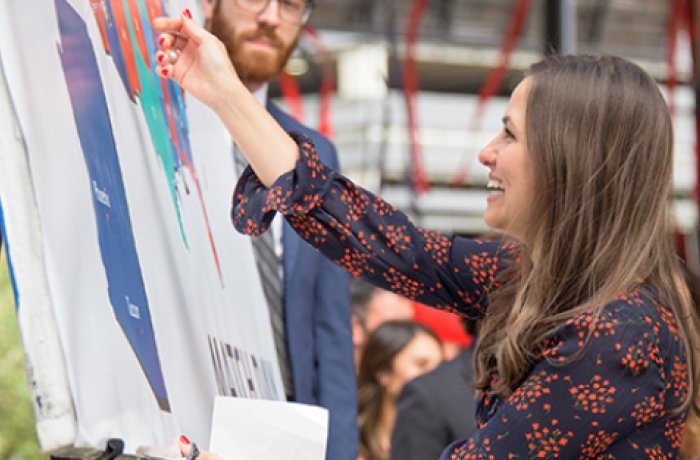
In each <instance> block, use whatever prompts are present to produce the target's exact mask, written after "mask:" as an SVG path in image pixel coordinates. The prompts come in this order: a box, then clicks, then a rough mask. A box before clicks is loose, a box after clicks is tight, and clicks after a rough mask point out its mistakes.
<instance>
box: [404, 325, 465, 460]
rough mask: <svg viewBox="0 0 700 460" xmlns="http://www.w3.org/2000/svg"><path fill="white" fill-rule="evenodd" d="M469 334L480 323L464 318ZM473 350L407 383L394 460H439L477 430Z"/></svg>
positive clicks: (463, 327) (463, 326) (461, 353)
mask: <svg viewBox="0 0 700 460" xmlns="http://www.w3.org/2000/svg"><path fill="white" fill-rule="evenodd" d="M461 320H462V321H461V322H460V323H461V327H462V329H463V332H464V334H465V335H467V336H469V337H475V336H476V326H477V322H476V321H475V320H473V319H467V318H461ZM473 357H474V354H473V348H472V347H471V346H470V347H467V348H465V349H463V350H462V351H461V352H460V353H459V354H458V355H457V356H456V357H455V358H454V359H452V360H450V361H444V362H442V363H440V365H439V366H438V367H436V368H435V369H433V370H432V371H430V372H428V373H426V374H423V375H421V376H419V377H417V378H415V379H413V380H411V381H410V382H408V383H406V384H405V385H404V387H403V390H402V391H401V394H400V396H399V400H398V404H397V411H396V423H395V425H394V433H393V435H392V438H391V459H392V460H426V459H438V458H439V457H440V454H441V453H442V451H443V450H445V448H446V447H447V446H448V445H450V444H451V443H452V442H454V441H456V440H458V439H463V438H467V437H469V436H471V435H472V433H474V431H476V423H475V421H474V413H475V412H476V392H475V390H474V368H473V364H472V360H473Z"/></svg>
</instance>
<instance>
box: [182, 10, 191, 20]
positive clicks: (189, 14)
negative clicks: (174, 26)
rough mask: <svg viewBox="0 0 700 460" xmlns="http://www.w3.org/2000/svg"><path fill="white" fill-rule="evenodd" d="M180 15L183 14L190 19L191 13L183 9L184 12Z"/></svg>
mask: <svg viewBox="0 0 700 460" xmlns="http://www.w3.org/2000/svg"><path fill="white" fill-rule="evenodd" d="M182 14H184V15H185V16H187V17H188V18H190V19H192V12H191V11H190V9H189V8H185V11H183V12H182Z"/></svg>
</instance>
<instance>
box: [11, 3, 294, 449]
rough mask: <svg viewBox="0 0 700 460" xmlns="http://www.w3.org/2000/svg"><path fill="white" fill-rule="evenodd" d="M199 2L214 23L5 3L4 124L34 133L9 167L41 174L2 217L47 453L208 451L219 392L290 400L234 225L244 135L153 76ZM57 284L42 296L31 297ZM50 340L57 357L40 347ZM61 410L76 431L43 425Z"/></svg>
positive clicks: (172, 6) (144, 8) (125, 9)
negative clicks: (238, 137) (160, 32)
mask: <svg viewBox="0 0 700 460" xmlns="http://www.w3.org/2000/svg"><path fill="white" fill-rule="evenodd" d="M186 7H188V8H190V9H191V10H192V11H193V12H195V14H197V13H200V11H199V8H198V5H197V4H196V2H194V1H190V2H188V1H166V0H33V1H31V2H26V1H21V0H10V1H7V2H3V5H2V6H1V7H0V10H1V13H2V14H0V22H2V24H1V25H2V27H0V29H1V30H0V58H1V59H2V71H3V74H4V80H5V81H6V85H7V88H8V90H9V104H8V107H9V108H7V109H5V110H4V112H5V113H4V115H3V116H2V118H0V120H2V121H4V122H7V121H8V120H9V119H12V118H14V119H15V120H14V121H15V122H16V123H17V125H18V129H19V131H20V132H21V137H22V142H21V146H22V148H19V149H16V151H15V153H14V154H12V153H8V152H6V153H5V154H4V156H0V169H2V168H3V167H4V166H5V165H8V168H9V165H10V164H12V165H16V164H19V163H23V164H26V167H25V171H23V173H24V174H26V176H27V177H28V180H27V183H26V184H24V185H14V183H13V182H12V181H7V184H5V185H3V186H1V187H0V216H2V219H0V221H1V222H2V223H3V231H4V233H5V239H6V243H7V248H8V254H9V259H10V265H11V272H12V275H13V280H14V285H15V288H16V297H17V306H18V318H19V321H20V329H21V331H22V338H23V341H24V343H25V350H26V351H27V361H28V368H29V370H30V377H31V378H30V384H31V385H32V391H33V393H34V395H35V400H34V403H35V409H36V413H37V425H38V427H42V426H45V427H48V428H46V430H44V429H39V430H38V432H39V435H40V442H41V443H42V447H43V448H44V449H47V450H53V449H55V448H59V447H75V448H94V449H98V450H99V449H104V446H105V445H106V442H107V440H108V439H110V438H119V439H122V440H123V441H124V442H125V452H126V453H135V452H137V451H138V450H142V449H148V450H149V451H150V452H157V451H158V449H159V448H164V447H165V446H167V445H168V444H170V443H172V442H173V440H174V439H176V438H177V436H179V434H180V433H187V434H188V436H189V437H190V438H191V439H196V440H197V442H198V443H199V444H200V445H202V446H206V445H207V444H208V436H209V432H210V423H211V412H212V407H213V403H214V397H215V396H216V395H230V396H241V397H246V398H256V399H270V400H279V399H282V398H281V395H282V394H283V392H282V389H281V382H280V379H279V375H278V372H277V361H276V357H275V354H274V346H273V342H272V335H271V331H270V326H269V320H268V313H267V309H266V306H265V302H264V297H263V294H262V289H261V287H260V280H259V278H258V273H257V270H256V268H255V263H254V259H253V252H252V248H251V245H250V241H249V239H248V238H247V237H244V236H241V235H239V234H237V233H236V232H235V230H234V229H233V227H232V225H231V223H230V220H229V212H230V200H231V194H232V191H233V188H234V186H235V181H236V176H235V172H234V165H233V159H232V156H231V152H232V149H231V140H230V138H229V136H228V135H227V133H226V131H225V130H224V128H223V126H222V125H221V124H220V123H219V122H218V120H217V119H216V118H215V116H214V114H213V113H212V112H210V111H209V110H208V109H207V108H205V107H203V106H202V105H200V104H198V103H197V101H195V100H194V99H193V98H190V97H188V96H187V95H186V94H184V93H183V92H182V91H181V90H180V88H178V87H177V86H176V85H175V84H173V82H172V81H165V80H162V79H160V78H159V77H158V76H157V75H156V74H155V72H154V70H155V69H154V65H153V60H152V57H153V55H154V53H155V43H156V40H157V36H156V33H155V32H154V31H153V29H152V28H151V25H150V24H151V20H152V18H153V17H155V16H159V15H175V14H179V12H180V11H181V10H182V9H183V8H186ZM8 113H9V115H8ZM13 155H14V156H13ZM19 156H26V158H21V159H22V160H24V161H23V162H19V161H16V160H17V159H18V158H19ZM6 171H9V169H6ZM1 174H2V173H0V175H1ZM7 174H9V173H7ZM0 179H1V177H0ZM25 195H26V196H31V197H33V198H32V199H31V200H29V201H28V202H29V203H30V204H31V206H29V205H27V204H26V203H27V201H21V202H20V198H21V197H22V196H25ZM20 203H21V205H19V204H20ZM29 208H33V209H29ZM31 213H34V214H35V215H36V216H37V218H36V219H35V220H32V219H25V218H24V217H25V216H24V215H23V214H31ZM27 222H29V223H27ZM32 222H34V223H32ZM27 235H36V244H25V243H23V238H26V237H27ZM15 243H16V244H15ZM28 246H34V249H35V250H31V249H30V248H28ZM36 246H40V247H38V248H37V247H36ZM27 261H31V262H32V263H34V266H35V267H38V269H39V270H41V273H40V274H37V273H36V271H37V270H36V269H32V270H24V269H21V268H20V267H24V265H23V264H24V263H25V262H27ZM41 280H43V283H44V286H45V291H46V295H45V296H44V297H43V298H42V299H35V298H34V297H33V296H32V295H30V294H27V295H25V294H24V293H31V292H32V291H33V290H34V291H36V290H37V289H38V284H36V283H39V281H41ZM39 312H41V313H39ZM47 312H48V313H47ZM49 327H53V328H54V329H55V334H54V335H55V344H54V346H51V347H48V346H47V345H46V343H48V342H50V341H46V340H45V337H46V333H45V332H46V330H47V328H49ZM37 341H39V342H41V343H42V344H43V346H44V348H45V349H47V348H48V350H49V354H51V353H55V354H56V355H55V356H54V357H53V358H46V356H45V354H43V352H42V353H38V352H37V353H35V352H34V351H33V350H35V348H34V345H35V343H34V342H37ZM44 351H46V350H44ZM47 361H51V362H52V363H53V364H51V365H52V366H54V367H59V368H60V369H59V370H60V371H62V372H63V375H62V378H63V379H64V380H65V382H66V385H65V386H66V389H65V390H61V389H60V388H61V385H55V382H54V380H53V377H50V376H47V375H45V373H43V372H42V370H45V367H46V366H47V364H45V363H46V362H47ZM55 363H61V366H56V364H55ZM55 373H56V372H54V374H55ZM61 391H63V392H67V393H68V395H67V397H66V395H65V394H58V392H61ZM66 400H68V401H70V406H71V407H69V408H68V409H67V410H65V411H60V410H57V407H58V406H59V405H65V401H66ZM57 413H61V416H62V417H65V416H66V413H68V414H70V417H71V418H72V419H73V420H72V422H73V423H74V425H72V424H66V423H61V424H60V425H61V428H59V429H56V426H57V425H59V423H54V424H51V423H48V424H44V422H45V421H47V420H48V421H50V419H52V417H57V415H56V414H57ZM66 426H71V428H70V429H66ZM51 427H53V428H51Z"/></svg>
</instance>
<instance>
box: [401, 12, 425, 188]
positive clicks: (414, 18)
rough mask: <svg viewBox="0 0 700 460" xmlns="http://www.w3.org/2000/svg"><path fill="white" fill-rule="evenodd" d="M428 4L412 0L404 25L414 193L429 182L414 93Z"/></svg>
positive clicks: (406, 86) (405, 94) (405, 81)
mask: <svg viewBox="0 0 700 460" xmlns="http://www.w3.org/2000/svg"><path fill="white" fill-rule="evenodd" d="M427 6H428V0H414V2H413V6H412V7H411V14H410V16H409V20H408V25H407V26H406V56H405V58H404V67H403V87H404V100H405V102H406V115H407V122H408V142H409V147H410V153H411V178H412V180H413V188H414V191H415V193H416V195H421V194H423V193H425V192H427V191H429V190H430V183H429V181H428V178H427V174H426V172H425V166H424V164H423V152H422V148H421V144H420V140H419V129H418V121H417V117H416V108H415V104H416V94H417V93H418V68H417V65H416V57H415V48H416V41H417V40H418V30H419V29H420V22H421V20H422V19H423V15H424V14H425V9H426V7H427Z"/></svg>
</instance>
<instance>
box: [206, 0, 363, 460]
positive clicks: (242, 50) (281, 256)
mask: <svg viewBox="0 0 700 460" xmlns="http://www.w3.org/2000/svg"><path fill="white" fill-rule="evenodd" d="M202 7H203V12H204V17H205V20H206V26H207V28H208V29H209V31H211V32H212V33H213V34H214V35H216V36H217V37H218V38H219V40H221V41H222V42H223V43H224V45H225V46H226V48H227V50H228V55H229V58H230V59H231V62H232V63H233V65H234V67H235V68H236V71H237V72H238V74H239V75H240V78H241V80H242V81H243V83H244V84H245V85H246V87H247V88H248V90H250V91H251V92H252V93H253V94H254V95H255V96H256V98H257V99H258V101H259V102H260V103H261V104H263V105H264V106H265V107H266V108H267V110H268V111H269V112H270V114H271V115H272V116H273V117H274V118H275V120H277V122H278V123H279V124H280V125H281V126H282V128H284V129H285V130H286V131H288V132H297V133H302V134H304V135H306V136H307V137H309V138H310V139H311V140H312V141H313V143H314V144H315V146H316V149H317V152H318V155H319V158H320V159H321V161H323V162H324V163H325V164H326V165H328V166H330V167H331V168H333V169H336V170H338V169H339V165H338V157H337V154H336V150H335V147H334V146H333V144H332V143H331V142H330V141H329V140H328V139H327V138H326V137H324V136H322V135H321V134H320V133H318V132H316V131H314V130H312V129H310V128H308V127H306V126H304V125H302V124H300V123H298V122H297V121H295V120H294V119H292V118H291V117H290V116H289V115H287V114H285V113H284V112H283V111H282V110H281V109H280V108H279V107H277V106H276V105H274V104H273V103H271V102H269V101H267V88H268V83H269V81H270V80H272V79H273V78H275V77H276V76H277V75H278V74H279V73H280V72H281V71H282V69H283V68H284V66H285V64H286V62H287V59H288V58H289V56H290V55H291V53H292V51H293V50H294V48H295V46H296V44H297V41H298V40H299V34H300V32H301V30H302V27H303V26H304V25H305V24H306V23H307V21H308V20H309V17H310V16H311V12H312V10H313V3H312V0H202ZM233 151H234V157H237V158H238V160H239V161H241V160H242V155H240V154H239V153H238V152H237V149H236V148H235V146H234V147H233ZM239 175H240V172H239ZM268 233H270V232H269V231H268V232H266V234H268ZM266 234H263V235H261V236H260V237H257V238H254V241H253V246H254V249H255V255H256V260H257V263H258V269H259V270H260V275H261V280H262V283H263V291H264V292H265V297H266V300H267V302H268V306H269V310H270V318H271V324H272V329H273V335H274V338H275V348H276V350H277V355H278V360H279V362H280V372H281V375H282V380H283V383H284V387H285V392H286V396H287V399H288V400H290V401H296V402H301V403H308V404H316V405H320V406H323V407H325V408H327V409H328V410H329V413H330V418H329V433H328V445H327V453H326V458H328V459H330V460H356V459H357V442H358V431H357V403H356V391H357V389H356V384H355V373H354V366H353V345H352V335H351V332H350V306H349V279H348V276H347V274H346V273H344V272H343V271H342V270H340V269H339V268H338V267H336V266H335V265H333V264H332V263H331V262H330V261H329V260H328V259H326V258H325V257H323V256H322V255H321V254H319V253H318V252H316V251H315V250H314V249H313V248H312V247H311V246H309V245H307V244H306V242H304V241H303V240H302V239H301V238H300V237H299V236H298V235H297V234H296V233H295V232H294V231H293V230H292V228H291V226H289V224H288V223H287V222H285V221H284V220H283V219H282V218H281V217H280V216H279V215H278V216H277V217H275V220H274V221H273V224H272V226H271V234H272V235H273V236H272V237H271V238H270V237H269V235H266ZM266 238H267V241H263V240H265V239H266ZM256 240H257V241H256ZM273 278H276V280H273V281H270V280H271V279H273ZM279 310H281V312H280V311H279Z"/></svg>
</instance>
